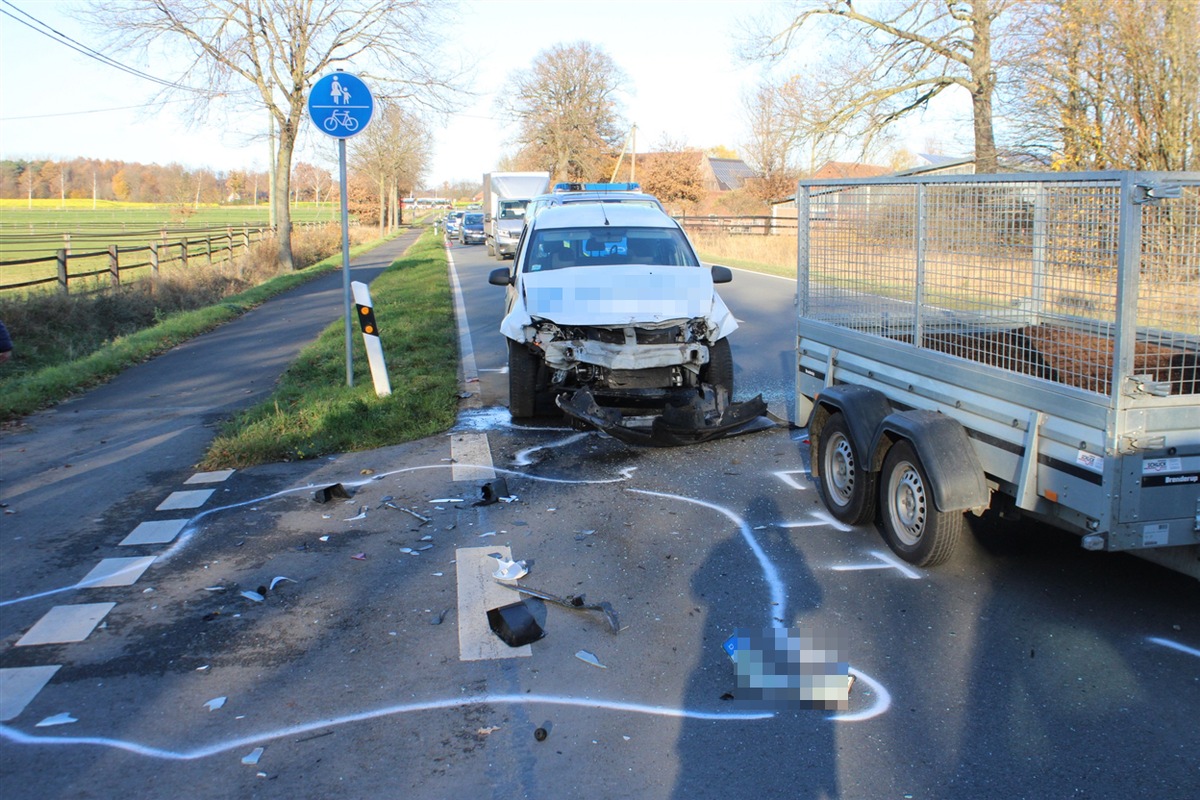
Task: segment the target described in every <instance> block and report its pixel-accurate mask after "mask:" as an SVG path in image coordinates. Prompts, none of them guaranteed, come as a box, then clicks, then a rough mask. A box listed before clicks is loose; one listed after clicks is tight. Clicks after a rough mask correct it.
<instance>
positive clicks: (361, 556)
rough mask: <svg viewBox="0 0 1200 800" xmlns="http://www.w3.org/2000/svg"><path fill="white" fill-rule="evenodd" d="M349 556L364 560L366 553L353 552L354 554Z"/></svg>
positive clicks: (356, 559)
mask: <svg viewBox="0 0 1200 800" xmlns="http://www.w3.org/2000/svg"><path fill="white" fill-rule="evenodd" d="M350 557H351V558H353V559H354V560H355V561H366V560H367V554H366V553H355V554H354V555H352V556H350Z"/></svg>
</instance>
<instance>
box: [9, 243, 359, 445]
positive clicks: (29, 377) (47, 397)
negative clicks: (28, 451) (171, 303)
mask: <svg viewBox="0 0 1200 800" xmlns="http://www.w3.org/2000/svg"><path fill="white" fill-rule="evenodd" d="M381 243H382V240H375V241H373V242H371V243H369V244H366V245H362V246H359V247H357V248H354V249H352V251H351V252H352V253H353V254H357V253H361V252H366V251H367V250H370V249H371V248H373V247H375V246H377V245H378V244H381ZM341 261H342V255H341V251H340V250H339V251H338V252H337V253H336V254H335V255H333V256H330V257H329V258H326V259H324V260H322V261H319V262H317V263H315V264H313V265H312V266H310V267H308V268H306V269H303V270H297V271H295V272H283V273H280V274H278V275H276V276H275V277H273V278H270V279H269V280H266V281H265V282H264V283H261V284H259V285H257V286H254V287H253V288H250V289H247V290H245V291H243V292H240V293H238V294H235V295H231V296H229V297H226V298H224V299H222V300H220V301H219V302H217V303H215V304H213V305H210V306H205V307H204V308H199V309H192V310H185V311H178V312H175V313H170V314H165V315H163V316H161V318H160V319H159V320H158V322H157V323H156V324H153V325H152V326H151V327H146V328H143V329H141V330H136V331H135V332H131V333H128V334H124V335H118V336H114V337H113V338H112V339H111V340H109V341H106V342H97V343H95V346H94V348H93V347H92V345H91V344H87V345H86V350H87V352H85V353H82V354H79V355H78V356H77V357H69V356H70V354H67V355H68V357H66V358H65V359H63V358H60V357H59V356H57V355H55V354H46V355H44V357H43V356H41V355H38V356H35V357H34V358H29V354H26V353H25V352H24V351H25V349H26V348H27V347H29V348H33V344H32V342H33V341H34V339H35V336H34V334H33V333H32V331H34V330H35V326H34V325H33V324H30V325H28V326H25V325H20V324H17V325H14V324H13V320H12V319H11V318H10V319H6V320H5V322H6V324H7V325H8V328H9V331H10V332H11V333H12V334H13V339H14V342H15V343H16V348H17V354H18V355H17V356H16V357H14V360H13V361H10V362H8V363H7V364H6V365H5V370H4V372H5V373H7V374H5V375H4V376H3V377H0V422H8V421H11V420H13V419H16V418H19V417H22V416H25V415H27V414H31V413H33V412H35V411H38V410H41V409H43V408H47V407H49V406H52V405H54V404H55V403H58V402H61V401H63V400H65V399H66V398H68V397H70V396H72V395H74V394H78V393H79V392H82V391H86V390H88V389H91V388H93V387H95V386H98V385H100V384H102V383H104V382H106V381H108V380H110V379H111V378H113V377H114V376H116V375H118V374H119V373H120V372H121V371H122V370H125V369H128V368H129V367H131V366H133V365H134V364H138V363H140V362H142V361H146V360H148V359H150V358H153V357H154V356H156V355H159V354H160V353H164V352H166V351H167V350H170V349H171V348H172V347H175V346H176V345H178V344H181V343H182V342H185V341H187V340H188V339H191V338H193V337H195V336H198V335H199V334H201V333H204V332H206V331H209V330H212V329H213V328H216V327H217V326H218V325H221V324H222V323H224V322H228V321H229V320H231V319H233V318H235V317H237V316H239V315H241V314H244V313H245V312H247V311H249V310H250V309H252V308H254V307H255V306H257V305H260V304H261V303H263V302H265V301H266V300H268V299H270V298H271V297H274V296H275V295H277V294H281V293H283V292H286V291H287V290H288V289H291V288H293V287H295V286H298V285H300V284H302V283H305V282H307V281H310V280H312V279H313V278H316V277H317V276H319V275H322V274H324V273H326V272H329V271H331V270H335V269H338V268H340V266H341ZM51 299H52V300H53V298H51ZM100 299H101V300H104V298H100ZM13 302H14V303H16V305H15V306H12V307H10V311H13V310H14V309H15V308H17V307H18V306H20V305H21V304H22V303H32V301H20V300H17V301H13ZM150 311H151V313H155V312H154V309H153V308H151V309H150ZM41 324H45V322H44V320H42V322H41ZM26 329H28V330H29V331H30V333H28V334H27V333H26ZM67 333H68V334H70V331H67ZM18 358H20V359H22V360H26V359H28V360H29V361H30V362H31V363H33V364H38V363H39V362H42V361H45V362H47V363H45V364H43V365H40V366H37V367H35V368H34V369H32V370H30V371H23V370H17V369H14V368H13V367H14V365H18V364H19V362H18V361H17V359H18Z"/></svg>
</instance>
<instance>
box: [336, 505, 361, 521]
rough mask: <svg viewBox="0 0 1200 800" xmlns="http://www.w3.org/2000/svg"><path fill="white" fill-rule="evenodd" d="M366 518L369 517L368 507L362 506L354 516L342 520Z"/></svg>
mask: <svg viewBox="0 0 1200 800" xmlns="http://www.w3.org/2000/svg"><path fill="white" fill-rule="evenodd" d="M366 518H367V507H366V506H360V507H359V509H358V513H357V514H355V515H354V516H353V517H346V518H345V519H343V520H342V522H354V520H356V519H366Z"/></svg>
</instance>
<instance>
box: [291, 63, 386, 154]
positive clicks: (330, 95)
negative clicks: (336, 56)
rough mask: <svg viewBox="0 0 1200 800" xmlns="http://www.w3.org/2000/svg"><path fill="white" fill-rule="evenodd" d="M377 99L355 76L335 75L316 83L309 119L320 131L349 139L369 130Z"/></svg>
mask: <svg viewBox="0 0 1200 800" xmlns="http://www.w3.org/2000/svg"><path fill="white" fill-rule="evenodd" d="M374 110H375V99H374V98H373V97H371V90H370V89H368V88H367V85H366V84H365V83H363V82H362V80H361V79H359V78H358V76H356V75H350V74H348V73H345V72H335V73H333V74H332V75H326V76H325V77H324V78H321V80H319V81H317V83H316V85H314V86H313V88H312V91H311V92H310V93H309V95H308V115H309V117H311V118H312V121H313V124H314V125H316V126H317V128H318V129H320V130H322V131H324V132H325V133H327V134H329V135H330V136H334V137H337V138H338V139H348V138H350V137H351V136H353V135H354V134H356V133H359V132H361V131H362V129H363V128H365V127H367V123H368V122H370V121H371V113H372V112H373V111H374Z"/></svg>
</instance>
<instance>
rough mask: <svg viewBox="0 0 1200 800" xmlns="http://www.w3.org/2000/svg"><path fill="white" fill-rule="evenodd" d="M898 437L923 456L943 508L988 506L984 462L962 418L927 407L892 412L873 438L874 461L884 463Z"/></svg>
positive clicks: (935, 494)
mask: <svg viewBox="0 0 1200 800" xmlns="http://www.w3.org/2000/svg"><path fill="white" fill-rule="evenodd" d="M898 439H907V440H908V441H909V442H911V443H912V446H913V449H914V450H916V451H917V455H918V456H919V457H920V458H921V466H922V467H924V468H925V473H926V475H928V477H929V482H930V483H931V484H932V485H933V502H934V504H935V505H937V507H938V510H939V511H960V510H961V511H965V510H967V509H983V508H986V507H987V505H988V503H989V502H990V499H991V495H990V492H989V491H988V487H987V480H986V479H985V478H984V475H983V465H982V464H981V463H980V462H979V456H978V455H976V453H975V448H974V447H972V446H971V440H970V439H969V438H967V431H966V429H965V428H963V426H962V425H961V424H959V422H958V420H956V419H953V418H952V417H948V416H946V415H945V414H939V413H937V412H936V411H926V410H923V409H913V410H909V411H897V412H895V413H892V414H889V415H888V416H887V417H886V418H884V419H883V421H882V422H881V423H880V425H879V428H878V430H877V431H876V433H875V436H874V438H873V439H872V442H871V453H872V459H871V460H872V463H874V464H880V463H882V462H883V458H884V455H885V454H886V452H887V449H888V448H889V447H890V446H891V445H892V444H893V443H894V442H896V441H897V440H898Z"/></svg>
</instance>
